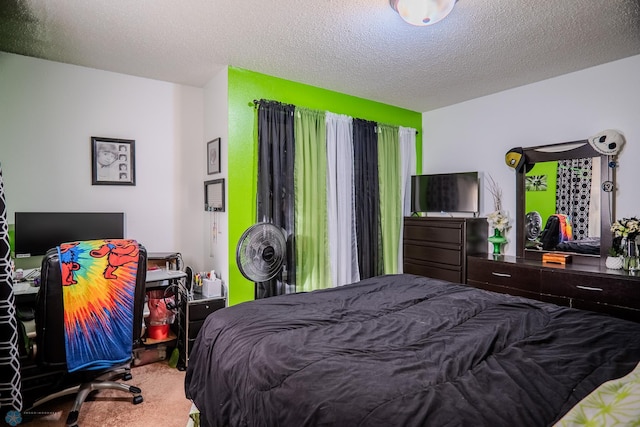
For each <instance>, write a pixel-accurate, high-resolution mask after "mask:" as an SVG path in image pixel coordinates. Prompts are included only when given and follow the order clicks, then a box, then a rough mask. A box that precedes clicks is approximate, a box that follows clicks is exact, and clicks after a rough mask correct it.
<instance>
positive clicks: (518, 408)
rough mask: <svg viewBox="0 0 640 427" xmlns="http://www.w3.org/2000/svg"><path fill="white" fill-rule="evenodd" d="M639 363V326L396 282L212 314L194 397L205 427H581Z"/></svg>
mask: <svg viewBox="0 0 640 427" xmlns="http://www.w3.org/2000/svg"><path fill="white" fill-rule="evenodd" d="M639 361H640V324H638V323H634V322H630V321H625V320H621V319H616V318H613V317H608V316H605V315H602V314H596V313H592V312H587V311H580V310H576V309H571V308H567V307H559V306H556V305H553V304H549V303H544V302H539V301H533V300H529V299H525V298H520V297H514V296H509V295H504V294H498V293H493V292H488V291H484V290H480V289H475V288H472V287H468V286H466V285H459V284H453V283H449V282H444V281H440V280H435V279H429V278H425V277H420V276H413V275H388V276H380V277H375V278H371V279H366V280H363V281H361V282H359V283H355V284H351V285H347V286H343V287H340V288H333V289H327V290H322V291H315V292H310V293H305V294H293V295H286V296H279V297H273V298H268V299H263V300H257V301H252V302H247V303H243V304H239V305H236V306H232V307H229V308H225V309H222V310H218V311H216V312H215V313H213V314H211V315H210V316H209V317H208V318H207V320H206V321H205V324H204V326H203V328H202V329H201V331H200V334H199V335H198V338H197V340H196V343H195V345H194V348H193V351H192V353H191V357H190V359H189V365H188V368H187V374H186V380H185V390H186V395H187V397H188V398H189V399H191V400H192V401H193V403H194V404H195V406H196V407H197V408H198V410H199V411H200V422H201V425H203V426H276V425H277V426H422V425H430V426H431V425H432V426H445V425H456V426H458V425H474V426H479V425H483V426H484V425H487V426H488V425H491V426H503V425H504V426H513V425H521V426H546V425H553V424H554V423H560V422H562V423H565V425H572V424H571V423H570V422H569V421H567V418H562V417H563V416H565V414H567V412H569V411H570V410H572V408H574V407H576V408H578V407H577V406H576V405H578V404H579V403H580V402H581V400H582V399H583V398H585V397H587V396H588V395H589V394H590V393H592V392H594V390H596V389H597V388H598V387H599V386H601V385H602V384H603V383H605V382H606V381H610V380H613V379H618V378H622V377H625V376H626V375H629V374H630V373H632V371H633V370H634V368H636V366H637V365H638V362H639ZM635 401H636V402H637V401H638V398H637V396H636V399H635ZM575 410H578V409H575V408H574V411H575ZM569 415H571V414H567V417H568V416H569ZM637 415H638V416H640V414H637ZM577 419H578V420H580V417H578V418H577ZM567 422H569V424H567Z"/></svg>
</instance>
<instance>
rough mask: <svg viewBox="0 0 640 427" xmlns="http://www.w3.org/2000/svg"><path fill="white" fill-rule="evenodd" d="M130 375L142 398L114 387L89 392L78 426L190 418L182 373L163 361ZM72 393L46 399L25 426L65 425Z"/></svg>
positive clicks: (176, 426) (131, 425)
mask: <svg viewBox="0 0 640 427" xmlns="http://www.w3.org/2000/svg"><path fill="white" fill-rule="evenodd" d="M131 374H132V375H133V378H132V379H131V380H129V381H126V383H127V384H131V385H135V386H137V387H140V388H141V389H142V397H143V398H144V401H143V402H142V403H140V404H138V405H134V404H133V403H132V396H133V395H130V394H127V393H124V392H121V391H116V390H101V391H97V392H95V393H92V394H91V395H90V396H89V398H88V399H87V401H85V403H84V404H83V405H82V408H81V409H80V418H79V419H78V425H79V426H80V427H109V426H128V427H147V426H163V427H185V426H186V425H187V422H188V421H189V409H190V408H191V402H190V401H189V400H187V399H186V397H185V395H184V376H185V373H184V372H182V371H179V370H177V369H174V368H171V367H169V365H168V364H167V362H166V361H162V362H156V363H150V364H148V365H143V366H137V367H134V368H133V369H131ZM73 400H74V397H73V396H65V397H61V398H60V399H58V400H56V401H53V402H49V403H48V404H46V405H42V406H40V407H38V408H34V412H35V411H38V412H42V413H45V412H47V413H48V414H47V415H43V416H41V417H39V418H35V419H34V420H33V421H31V422H28V423H26V424H24V425H25V427H26V426H30V427H31V426H32V427H38V426H49V427H51V426H64V425H65V422H66V420H67V415H68V413H69V410H70V409H71V406H72V405H73Z"/></svg>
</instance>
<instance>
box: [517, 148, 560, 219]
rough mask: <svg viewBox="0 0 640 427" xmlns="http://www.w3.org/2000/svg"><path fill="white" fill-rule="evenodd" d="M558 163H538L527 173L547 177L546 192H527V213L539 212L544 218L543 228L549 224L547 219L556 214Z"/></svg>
mask: <svg viewBox="0 0 640 427" xmlns="http://www.w3.org/2000/svg"><path fill="white" fill-rule="evenodd" d="M557 172H558V162H556V161H553V162H542V163H536V164H535V165H534V167H533V168H532V169H531V170H530V171H529V172H527V176H535V175H546V177H547V189H546V190H544V191H528V190H527V191H526V192H525V197H526V200H525V213H527V212H531V211H538V213H539V214H540V216H541V217H542V228H543V229H544V225H545V224H546V223H547V219H549V217H550V216H551V215H553V214H555V213H556V188H557Z"/></svg>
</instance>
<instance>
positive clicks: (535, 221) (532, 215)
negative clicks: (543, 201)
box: [525, 211, 542, 240]
mask: <svg viewBox="0 0 640 427" xmlns="http://www.w3.org/2000/svg"><path fill="white" fill-rule="evenodd" d="M525 218H526V224H525V230H526V233H527V239H528V240H536V239H537V238H538V236H539V235H540V231H541V228H542V217H541V216H540V214H539V213H538V212H536V211H531V212H529V213H527V215H526V217H525Z"/></svg>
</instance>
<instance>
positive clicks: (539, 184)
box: [525, 175, 547, 191]
mask: <svg viewBox="0 0 640 427" xmlns="http://www.w3.org/2000/svg"><path fill="white" fill-rule="evenodd" d="M525 187H526V190H527V191H547V175H527V176H526V178H525Z"/></svg>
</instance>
